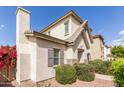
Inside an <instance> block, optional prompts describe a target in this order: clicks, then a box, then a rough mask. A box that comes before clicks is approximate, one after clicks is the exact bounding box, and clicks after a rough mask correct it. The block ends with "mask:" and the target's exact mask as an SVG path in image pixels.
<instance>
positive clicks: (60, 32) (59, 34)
mask: <svg viewBox="0 0 124 93" xmlns="http://www.w3.org/2000/svg"><path fill="white" fill-rule="evenodd" d="M67 21H68V22H69V33H70V32H71V19H70V17H68V18H66V19H64V20H62V21H61V22H59V23H58V24H57V25H55V26H54V27H52V28H50V29H49V30H48V31H50V35H51V36H53V37H56V38H59V39H62V40H64V39H65V38H67V37H69V35H65V25H64V23H65V22H67ZM45 34H48V33H47V32H45Z"/></svg>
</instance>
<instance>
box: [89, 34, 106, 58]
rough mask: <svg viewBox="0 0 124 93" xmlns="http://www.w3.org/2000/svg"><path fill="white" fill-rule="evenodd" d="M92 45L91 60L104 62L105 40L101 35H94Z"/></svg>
mask: <svg viewBox="0 0 124 93" xmlns="http://www.w3.org/2000/svg"><path fill="white" fill-rule="evenodd" d="M92 37H93V44H92V45H91V55H92V56H91V60H95V59H101V60H104V38H103V37H102V36H101V35H94V36H92Z"/></svg>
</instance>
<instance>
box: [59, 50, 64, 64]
mask: <svg viewBox="0 0 124 93" xmlns="http://www.w3.org/2000/svg"><path fill="white" fill-rule="evenodd" d="M61 64H64V51H63V50H61V51H60V65H61Z"/></svg>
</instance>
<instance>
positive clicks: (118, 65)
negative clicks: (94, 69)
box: [111, 58, 124, 87]
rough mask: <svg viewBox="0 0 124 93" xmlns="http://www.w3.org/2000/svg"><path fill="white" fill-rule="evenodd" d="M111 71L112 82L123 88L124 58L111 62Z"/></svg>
mask: <svg viewBox="0 0 124 93" xmlns="http://www.w3.org/2000/svg"><path fill="white" fill-rule="evenodd" d="M111 71H112V74H113V76H114V82H115V83H116V84H117V85H118V86H119V87H124V58H122V59H119V60H116V61H114V62H112V65H111Z"/></svg>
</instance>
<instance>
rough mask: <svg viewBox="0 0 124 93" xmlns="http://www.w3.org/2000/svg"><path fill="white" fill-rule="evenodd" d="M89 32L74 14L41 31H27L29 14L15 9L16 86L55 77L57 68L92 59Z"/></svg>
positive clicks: (68, 14) (84, 23) (85, 23)
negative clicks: (29, 81)
mask: <svg viewBox="0 0 124 93" xmlns="http://www.w3.org/2000/svg"><path fill="white" fill-rule="evenodd" d="M41 21H42V19H41ZM91 31H92V30H91V28H90V27H89V26H88V21H87V20H82V19H81V18H80V17H79V16H78V15H77V14H76V13H75V12H74V11H70V12H68V13H67V14H65V15H64V16H62V17H61V18H59V19H58V20H56V21H55V22H53V23H52V24H50V25H49V26H47V27H46V28H44V29H43V30H42V31H41V32H36V31H31V29H30V12H29V11H27V10H25V9H23V8H21V7H19V8H18V9H17V11H16V46H17V55H18V56H17V72H16V80H17V81H18V82H19V83H20V82H21V81H24V80H29V79H31V80H33V81H34V82H39V81H42V80H46V79H50V78H53V77H55V69H54V68H55V67H56V66H57V65H61V64H74V63H77V62H80V63H88V62H89V61H90V60H91V58H92V56H91V47H92V44H93V41H94V42H95V43H97V42H96V41H95V38H94V40H93V39H92V36H91ZM100 42H101V41H99V43H100ZM94 47H95V46H94ZM96 51H97V49H96V50H95V53H96ZM98 51H99V50H98ZM100 55H101V54H100ZM100 58H101V57H100Z"/></svg>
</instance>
